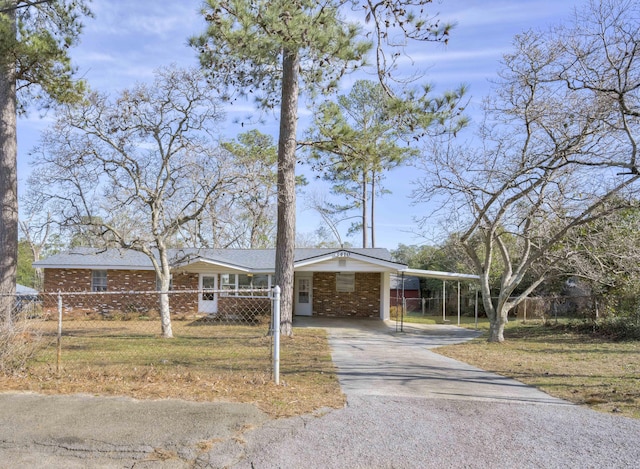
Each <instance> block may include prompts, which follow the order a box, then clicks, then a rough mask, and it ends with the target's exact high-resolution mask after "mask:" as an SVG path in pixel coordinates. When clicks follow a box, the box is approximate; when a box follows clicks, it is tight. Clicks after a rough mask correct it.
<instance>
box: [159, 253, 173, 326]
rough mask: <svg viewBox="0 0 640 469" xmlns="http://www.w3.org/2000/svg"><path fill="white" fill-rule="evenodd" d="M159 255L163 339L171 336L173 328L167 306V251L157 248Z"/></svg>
mask: <svg viewBox="0 0 640 469" xmlns="http://www.w3.org/2000/svg"><path fill="white" fill-rule="evenodd" d="M158 255H159V256H160V268H161V272H160V273H159V275H158V277H159V281H160V295H159V296H160V298H159V302H160V321H161V323H162V337H163V338H165V339H172V338H173V329H172V327H171V309H170V308H169V294H168V293H167V292H168V291H169V288H170V286H171V270H170V267H169V261H168V260H167V253H166V251H165V250H164V249H161V250H159V252H158Z"/></svg>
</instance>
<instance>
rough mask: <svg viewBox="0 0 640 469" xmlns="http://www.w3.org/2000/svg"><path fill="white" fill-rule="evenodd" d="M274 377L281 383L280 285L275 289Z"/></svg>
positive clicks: (276, 381) (277, 382)
mask: <svg viewBox="0 0 640 469" xmlns="http://www.w3.org/2000/svg"><path fill="white" fill-rule="evenodd" d="M273 379H274V381H275V383H276V385H279V384H280V287H279V286H277V285H276V286H275V287H274V289H273Z"/></svg>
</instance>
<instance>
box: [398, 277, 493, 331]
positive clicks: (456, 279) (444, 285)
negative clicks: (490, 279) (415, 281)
mask: <svg viewBox="0 0 640 469" xmlns="http://www.w3.org/2000/svg"><path fill="white" fill-rule="evenodd" d="M398 275H399V276H400V279H401V285H402V289H396V294H397V295H401V296H400V297H396V304H402V311H401V314H400V315H399V316H397V319H396V329H397V330H399V331H403V330H404V316H405V314H406V298H405V296H404V284H405V282H404V278H405V276H412V277H421V278H429V279H436V280H441V281H442V321H443V322H446V321H447V311H446V305H447V282H457V303H456V304H457V311H458V325H460V283H461V282H478V281H479V280H480V276H478V275H473V274H462V273H457V272H441V271H437V270H423V269H409V268H407V269H402V270H399V271H398ZM474 315H475V320H476V326H477V324H478V289H477V288H476V289H475V298H474Z"/></svg>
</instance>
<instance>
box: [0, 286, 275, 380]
mask: <svg viewBox="0 0 640 469" xmlns="http://www.w3.org/2000/svg"><path fill="white" fill-rule="evenodd" d="M162 294H164V295H167V296H168V298H169V309H170V316H171V323H172V330H173V338H172V339H165V338H162V328H161V321H160V308H159V304H160V295H161V293H160V292H157V291H148V292H123V291H118V292H58V293H38V294H33V295H30V296H29V297H24V296H23V297H21V296H12V297H11V298H8V297H7V295H4V297H3V304H4V305H5V307H8V306H7V305H9V304H10V307H11V309H12V313H11V321H7V320H6V318H5V321H3V322H2V323H0V324H1V325H2V326H1V328H0V341H4V342H11V343H13V344H14V349H16V348H17V344H18V343H28V344H31V345H33V347H31V348H32V349H33V350H30V351H28V352H26V351H23V352H21V353H20V354H19V355H21V356H22V357H23V358H21V359H18V360H16V359H15V358H14V359H13V361H10V360H9V359H8V358H6V357H5V358H6V359H5V360H3V361H4V362H6V363H5V364H6V366H5V368H6V369H4V370H3V369H1V368H0V372H5V374H6V373H7V372H9V371H10V369H13V370H14V371H15V370H25V369H27V368H28V372H29V373H39V372H40V373H42V372H43V370H45V369H46V370H49V372H51V370H55V372H56V374H57V375H58V376H63V377H64V376H66V377H68V378H69V379H73V376H74V374H76V373H83V374H86V373H87V372H89V373H93V374H95V375H96V376H100V377H102V378H104V377H105V376H108V375H109V374H110V373H111V374H113V376H118V377H120V378H119V379H127V376H135V375H140V374H144V373H149V372H151V371H152V372H153V373H156V374H157V373H158V372H166V371H167V370H169V369H171V370H172V371H171V373H173V374H177V375H180V376H183V375H191V376H195V377H198V376H201V375H202V376H204V375H207V376H211V373H212V372H213V373H225V372H229V371H233V370H244V371H245V372H246V373H247V375H256V376H257V375H260V376H267V377H268V378H269V379H274V380H275V381H276V382H277V381H278V378H279V377H278V373H279V366H276V359H277V360H279V350H278V352H277V353H276V351H275V350H274V345H277V343H276V340H275V338H276V337H277V338H279V336H278V333H279V328H274V327H273V324H277V323H274V321H273V320H272V313H273V311H274V309H275V308H276V307H277V308H278V311H279V297H277V295H274V294H273V292H272V291H265V290H232V291H230V290H194V291H171V292H168V293H162ZM9 336H12V337H9ZM36 343H37V344H39V346H38V347H35V344H36ZM0 345H3V350H8V348H9V347H4V345H7V344H2V343H0ZM23 345H24V344H23ZM3 353H4V352H3ZM0 358H2V357H0ZM278 364H279V363H278ZM1 366H4V365H2V364H0V367H1ZM194 379H195V378H194ZM259 379H262V378H259Z"/></svg>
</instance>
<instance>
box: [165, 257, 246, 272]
mask: <svg viewBox="0 0 640 469" xmlns="http://www.w3.org/2000/svg"><path fill="white" fill-rule="evenodd" d="M198 264H204V268H208V269H210V268H211V266H216V267H220V268H221V269H227V270H228V269H231V270H233V271H234V273H235V271H238V272H245V273H255V272H254V271H253V270H252V269H249V268H247V267H242V266H239V265H235V264H227V263H224V262H217V261H212V260H211V259H204V258H202V257H199V258H197V259H195V260H194V261H193V262H188V263H185V264H180V265H177V266H175V267H173V268H174V269H175V270H188V268H194V267H196V266H198ZM227 270H225V272H226V271H227Z"/></svg>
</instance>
